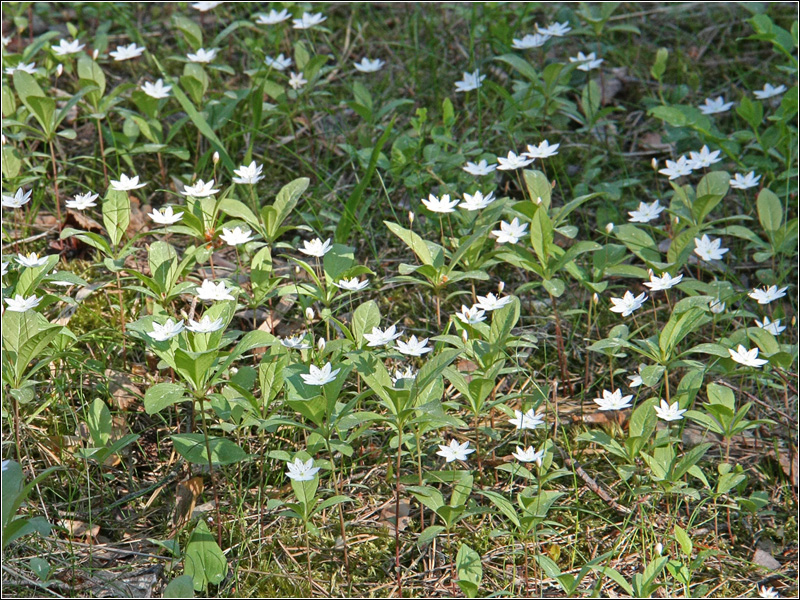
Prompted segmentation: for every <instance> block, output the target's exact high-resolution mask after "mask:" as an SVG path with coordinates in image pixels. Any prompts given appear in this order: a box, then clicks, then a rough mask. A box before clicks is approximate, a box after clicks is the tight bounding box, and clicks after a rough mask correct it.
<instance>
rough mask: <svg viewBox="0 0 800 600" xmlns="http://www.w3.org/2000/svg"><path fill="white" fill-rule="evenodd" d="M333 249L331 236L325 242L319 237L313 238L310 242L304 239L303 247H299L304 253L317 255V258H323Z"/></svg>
mask: <svg viewBox="0 0 800 600" xmlns="http://www.w3.org/2000/svg"><path fill="white" fill-rule="evenodd" d="M332 249H333V245H332V244H331V240H330V238H329V239H327V240H325V241H324V242H323V241H322V240H321V239H319V238H317V239H314V240H311V241H310V242H308V241H306V240H303V247H302V248H298V250H300V252H302V253H303V254H307V255H308V256H316V257H317V258H322V257H323V256H325V255H326V254H327V253H328V252H330V251H331V250H332Z"/></svg>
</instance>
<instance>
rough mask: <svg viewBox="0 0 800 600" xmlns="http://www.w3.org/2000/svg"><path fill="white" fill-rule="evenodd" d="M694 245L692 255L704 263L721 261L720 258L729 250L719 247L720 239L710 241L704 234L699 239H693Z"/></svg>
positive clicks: (720, 244)
mask: <svg viewBox="0 0 800 600" xmlns="http://www.w3.org/2000/svg"><path fill="white" fill-rule="evenodd" d="M694 245H695V248H694V253H695V254H697V256H699V257H700V258H702V259H703V260H704V261H706V262H709V261H712V260H722V256H723V255H724V254H725V253H726V252H727V251H728V250H729V248H722V247H721V246H722V238H716V239H714V240H712V239H711V238H709V237H708V236H707V235H706V234H705V233H704V234H703V237H702V238H700V239H698V238H694Z"/></svg>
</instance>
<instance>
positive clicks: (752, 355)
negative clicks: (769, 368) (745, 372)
mask: <svg viewBox="0 0 800 600" xmlns="http://www.w3.org/2000/svg"><path fill="white" fill-rule="evenodd" d="M728 353H729V354H730V355H731V358H732V359H733V360H734V362H737V363H739V364H740V365H744V366H745V367H763V366H764V365H765V364H767V363H768V362H769V361H768V360H766V359H763V358H758V348H753V349H751V350H748V349H747V348H745V347H744V346H742V345H741V344H739V346H738V347H737V348H736V350H733V349H732V348H728Z"/></svg>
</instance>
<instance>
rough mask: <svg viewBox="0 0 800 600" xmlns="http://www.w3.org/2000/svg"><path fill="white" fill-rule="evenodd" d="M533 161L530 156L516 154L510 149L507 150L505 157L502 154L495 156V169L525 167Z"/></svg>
mask: <svg viewBox="0 0 800 600" xmlns="http://www.w3.org/2000/svg"><path fill="white" fill-rule="evenodd" d="M532 162H533V159H532V158H528V157H527V155H526V154H520V155H519V156H517V155H516V154H515V153H514V152H512V151H511V150H509V151H508V155H507V156H506V158H503V157H502V156H498V157H497V170H498V171H515V170H516V169H520V168H522V167H527V166H528V165H529V164H531V163H532Z"/></svg>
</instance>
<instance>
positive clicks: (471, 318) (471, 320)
mask: <svg viewBox="0 0 800 600" xmlns="http://www.w3.org/2000/svg"><path fill="white" fill-rule="evenodd" d="M456 316H457V317H458V319H459V320H460V321H461V322H462V323H466V324H468V325H474V324H475V323H480V322H482V321H485V320H486V311H483V310H481V309H480V307H479V306H477V305H475V306H472V307H471V308H467V307H466V306H464V305H463V304H462V305H461V311H459V312H457V313H456Z"/></svg>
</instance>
